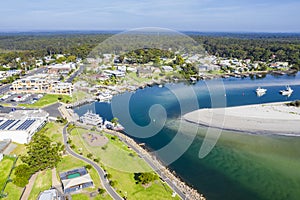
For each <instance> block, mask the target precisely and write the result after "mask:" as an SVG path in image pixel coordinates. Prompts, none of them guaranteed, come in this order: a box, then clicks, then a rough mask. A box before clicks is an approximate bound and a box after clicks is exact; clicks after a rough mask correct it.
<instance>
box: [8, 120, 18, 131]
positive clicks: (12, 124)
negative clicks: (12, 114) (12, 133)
mask: <svg viewBox="0 0 300 200" xmlns="http://www.w3.org/2000/svg"><path fill="white" fill-rule="evenodd" d="M20 121H21V120H20V119H19V120H17V121H16V122H15V123H13V124H12V125H11V126H10V127H8V129H7V130H10V129H12V127H14V126H15V125H16V124H17V123H19V122H20Z"/></svg>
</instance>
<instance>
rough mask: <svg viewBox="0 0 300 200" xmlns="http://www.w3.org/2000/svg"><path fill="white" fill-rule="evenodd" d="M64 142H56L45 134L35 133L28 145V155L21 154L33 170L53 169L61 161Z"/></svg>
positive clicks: (22, 158)
mask: <svg viewBox="0 0 300 200" xmlns="http://www.w3.org/2000/svg"><path fill="white" fill-rule="evenodd" d="M61 149H62V144H58V143H54V142H53V141H51V139H50V138H49V137H47V136H46V135H44V134H38V133H37V134H35V135H34V136H33V137H32V140H31V142H30V143H29V144H28V145H26V150H27V155H24V156H21V160H22V161H23V162H24V163H26V164H27V165H28V166H29V167H30V168H31V170H32V171H33V172H37V171H39V170H44V169H49V168H50V169H51V168H53V167H56V165H57V164H58V162H60V161H61Z"/></svg>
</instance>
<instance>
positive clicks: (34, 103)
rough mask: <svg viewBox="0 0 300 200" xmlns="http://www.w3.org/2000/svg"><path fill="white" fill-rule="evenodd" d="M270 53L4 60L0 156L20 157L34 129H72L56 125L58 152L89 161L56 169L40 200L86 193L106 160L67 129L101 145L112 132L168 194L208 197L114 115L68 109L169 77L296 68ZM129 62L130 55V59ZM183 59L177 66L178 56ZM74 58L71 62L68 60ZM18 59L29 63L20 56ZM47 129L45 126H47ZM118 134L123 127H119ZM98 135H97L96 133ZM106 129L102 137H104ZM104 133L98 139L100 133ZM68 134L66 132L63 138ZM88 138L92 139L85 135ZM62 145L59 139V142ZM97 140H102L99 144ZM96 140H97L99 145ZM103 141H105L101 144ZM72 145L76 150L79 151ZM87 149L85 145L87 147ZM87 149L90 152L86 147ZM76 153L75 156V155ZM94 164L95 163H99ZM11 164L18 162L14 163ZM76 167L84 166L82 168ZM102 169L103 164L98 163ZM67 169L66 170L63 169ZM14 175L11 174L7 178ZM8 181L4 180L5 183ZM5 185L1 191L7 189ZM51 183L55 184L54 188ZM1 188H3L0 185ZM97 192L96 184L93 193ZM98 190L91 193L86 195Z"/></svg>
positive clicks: (114, 193) (110, 187) (110, 189)
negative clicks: (254, 56) (94, 169)
mask: <svg viewBox="0 0 300 200" xmlns="http://www.w3.org/2000/svg"><path fill="white" fill-rule="evenodd" d="M275 57H276V55H273V56H272V57H271V58H270V60H269V62H268V63H265V62H261V61H251V60H250V59H246V60H239V59H226V58H219V57H216V56H211V55H208V56H205V57H203V56H201V55H197V54H195V55H189V54H183V55H180V54H178V55H175V56H174V57H173V58H164V57H160V59H159V61H157V60H156V61H155V63H154V62H153V61H150V62H148V63H143V64H138V63H130V62H129V60H130V58H126V57H125V58H123V61H122V62H120V55H113V54H104V55H103V57H102V59H94V58H87V59H85V60H82V59H81V58H76V57H75V56H70V55H69V56H68V55H61V54H57V55H52V56H48V57H44V58H42V59H41V58H37V59H36V60H35V62H34V63H35V64H34V65H30V66H28V67H29V68H31V70H28V71H22V70H18V69H14V70H11V69H12V68H15V67H16V66H13V65H10V66H8V65H5V66H2V69H8V71H1V81H2V82H3V85H2V86H1V88H0V91H1V104H2V107H1V113H2V114H1V120H0V129H1V130H0V133H1V134H0V140H1V144H3V145H2V146H3V148H2V149H1V152H2V153H1V158H2V159H3V155H5V156H4V157H11V156H12V155H13V159H18V157H17V156H18V155H16V154H12V152H14V149H16V148H19V147H18V146H19V145H18V144H30V143H31V139H32V137H34V135H35V134H36V133H39V132H41V131H43V130H45V127H47V126H49V124H56V123H58V124H59V123H63V125H59V126H61V127H62V126H65V127H70V126H71V127H72V128H68V130H69V129H70V130H71V131H68V132H67V131H65V129H66V128H64V131H63V130H62V129H61V131H62V133H61V134H64V135H63V138H64V145H65V147H66V149H67V152H64V153H63V155H64V156H67V155H68V154H71V155H72V156H75V157H77V158H79V159H82V160H83V161H86V160H87V158H88V159H89V160H88V165H86V166H79V168H77V169H71V168H66V169H63V170H62V171H57V172H56V171H55V170H54V171H53V170H52V178H53V176H55V174H56V173H59V177H60V182H59V180H57V179H53V181H54V180H55V182H53V181H52V184H51V185H52V188H48V189H47V190H44V191H41V192H40V193H39V194H38V195H39V197H38V198H39V199H49V197H51V198H52V199H64V198H69V197H70V194H73V193H74V192H75V194H77V193H78V191H82V190H85V189H84V188H89V187H92V188H94V187H95V183H94V182H95V177H93V176H91V175H89V171H90V170H89V168H90V166H95V165H98V164H97V163H99V165H98V166H102V165H105V161H103V162H104V163H102V162H99V159H98V158H92V156H91V155H92V154H91V153H87V154H86V156H87V158H85V159H83V157H84V156H85V155H84V153H83V152H84V150H83V148H84V147H77V146H82V145H81V144H78V143H76V144H75V143H74V144H73V143H71V142H70V141H71V138H72V140H78V138H77V139H75V138H74V136H72V130H73V129H74V128H76V129H80V130H81V129H82V130H86V131H88V130H92V131H91V133H88V136H84V135H83V136H82V137H83V139H84V140H85V142H86V143H87V144H89V145H91V146H94V145H96V146H99V147H100V148H102V149H104V147H105V146H106V145H105V144H106V143H107V142H108V141H109V140H108V139H107V138H114V137H117V138H119V139H120V141H122V142H123V143H124V144H125V145H127V146H128V148H129V149H130V151H134V152H135V153H136V154H138V155H139V157H140V158H139V159H142V160H144V161H145V162H146V163H148V164H149V166H151V168H152V170H153V171H154V172H155V173H157V174H158V175H159V177H160V179H161V180H162V181H163V182H165V183H166V184H167V185H168V187H170V188H171V190H172V192H171V194H170V197H173V198H175V197H176V196H177V197H179V198H181V199H201V200H203V199H205V197H204V196H203V195H202V194H199V193H198V192H197V191H196V190H194V189H193V188H191V187H190V186H188V185H186V184H185V183H184V182H182V181H181V180H180V179H179V178H178V177H176V176H175V175H174V174H173V173H172V171H169V170H168V169H167V167H165V166H163V165H162V164H161V163H160V162H159V161H158V160H157V158H155V157H153V155H151V154H150V153H148V151H147V150H146V149H144V148H143V146H142V145H141V144H138V143H137V142H135V141H134V140H133V139H131V138H129V137H128V136H126V135H125V134H122V130H124V127H123V126H122V125H121V124H119V123H118V121H117V118H114V119H113V120H112V121H107V120H104V119H102V118H101V116H99V115H97V114H95V113H93V112H91V111H88V112H87V113H85V114H84V115H82V116H78V115H77V114H76V113H75V112H74V111H73V109H74V108H76V107H78V106H82V105H84V104H87V103H92V102H94V101H100V102H110V101H111V100H112V98H113V96H114V95H117V94H120V93H124V92H126V91H136V90H137V89H140V88H144V87H147V86H153V85H158V86H159V87H163V85H164V84H166V83H168V82H182V81H185V82H189V83H190V84H193V83H195V82H196V81H197V80H206V79H213V78H225V79H226V78H228V77H234V78H244V77H249V76H252V77H256V78H262V77H263V76H265V74H268V73H270V74H274V75H284V74H294V73H296V71H295V70H294V69H293V66H292V65H290V64H289V63H288V62H283V61H281V62H279V61H273V60H272V58H275ZM131 59H132V58H131ZM179 59H180V60H181V61H180V63H179V62H178V60H179ZM68 60H72V61H73V62H67V61H68ZM15 61H16V63H20V64H21V65H27V63H26V62H22V60H21V59H20V58H17V59H16V60H15ZM186 65H192V66H194V68H193V69H194V70H193V71H192V72H190V74H188V76H186V74H185V76H182V73H181V71H183V69H184V67H185V66H186ZM12 78H13V79H14V80H13V81H12V82H11V83H6V84H5V83H4V81H5V80H9V79H12ZM46 129H47V128H46ZM120 131H121V132H120ZM94 132H95V133H94ZM103 132H104V133H105V134H106V136H103ZM99 133H101V135H102V136H99V135H98V134H99ZM65 134H66V135H65ZM87 138H91V139H87ZM60 142H63V141H60ZM98 143H99V144H98ZM97 144H98V145H97ZM104 145H105V146H104ZM76 147H77V148H76ZM87 150H88V149H87ZM88 151H89V150H88ZM74 154H75V155H74ZM97 161H98V162H97ZM14 165H15V164H14ZM80 167H81V168H80ZM102 167H103V166H102ZM67 170H69V171H67ZM98 173H99V176H100V177H101V176H103V178H102V177H101V181H102V182H107V181H108V183H109V184H104V188H105V190H106V192H107V193H108V195H109V196H111V197H112V198H114V199H121V198H124V199H126V198H127V197H126V196H127V195H128V194H127V193H126V192H124V191H119V190H117V189H116V188H114V185H115V183H114V182H113V180H109V179H110V176H111V175H109V176H108V174H107V172H105V171H104V172H103V169H102V171H101V170H100V172H98ZM10 176H11V175H9V177H10ZM35 176H39V175H38V174H34V176H32V177H31V178H30V180H29V183H28V184H29V185H30V184H31V185H30V186H28V187H26V189H25V190H24V191H23V192H22V196H21V199H27V198H28V197H27V196H28V195H30V190H31V188H32V187H33V185H32V183H31V182H33V181H34V180H32V179H34V178H35ZM7 184H9V183H8V182H6V183H5V185H7ZM5 185H4V188H5ZM53 186H55V187H53ZM4 191H5V190H4ZM99 191H101V193H102V194H103V192H102V190H99V189H98V192H99ZM92 194H93V195H95V194H96V193H94V192H92V193H91V195H92ZM1 195H2V196H7V195H8V196H9V195H10V194H9V192H3V190H2V194H1Z"/></svg>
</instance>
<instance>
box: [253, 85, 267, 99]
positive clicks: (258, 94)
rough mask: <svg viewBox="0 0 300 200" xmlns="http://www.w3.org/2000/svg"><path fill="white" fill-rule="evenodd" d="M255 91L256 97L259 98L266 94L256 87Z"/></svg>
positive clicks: (263, 90) (265, 90)
mask: <svg viewBox="0 0 300 200" xmlns="http://www.w3.org/2000/svg"><path fill="white" fill-rule="evenodd" d="M255 91H256V94H257V96H260V97H261V96H263V95H264V94H266V92H267V89H265V88H261V87H258V88H257V89H256V90H255Z"/></svg>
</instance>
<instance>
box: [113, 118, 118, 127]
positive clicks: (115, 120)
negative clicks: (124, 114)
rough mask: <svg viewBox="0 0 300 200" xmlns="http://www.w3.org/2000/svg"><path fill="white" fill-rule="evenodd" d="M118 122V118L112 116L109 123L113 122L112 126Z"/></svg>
mask: <svg viewBox="0 0 300 200" xmlns="http://www.w3.org/2000/svg"><path fill="white" fill-rule="evenodd" d="M118 122H119V119H118V118H116V117H114V118H112V120H111V123H113V124H114V126H117V125H118Z"/></svg>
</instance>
